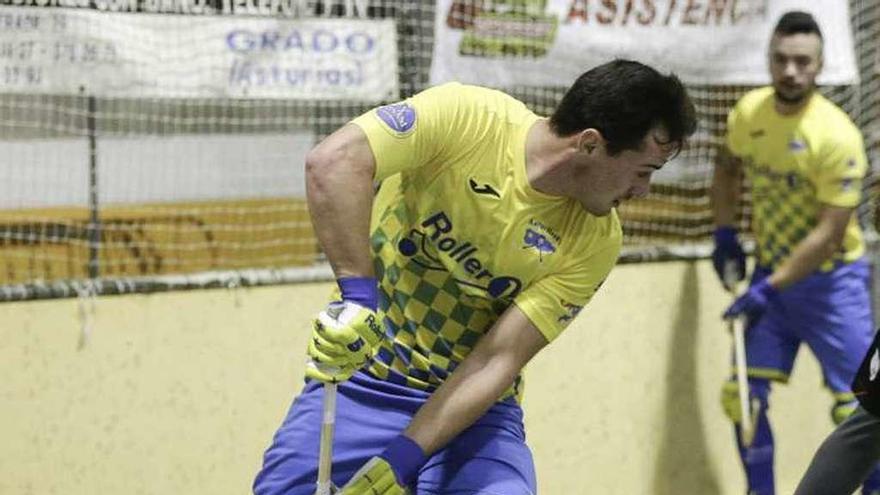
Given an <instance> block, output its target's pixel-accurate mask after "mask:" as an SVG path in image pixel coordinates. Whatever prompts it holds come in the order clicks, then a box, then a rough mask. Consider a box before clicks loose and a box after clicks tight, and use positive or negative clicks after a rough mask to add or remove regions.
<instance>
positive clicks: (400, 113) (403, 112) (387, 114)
mask: <svg viewBox="0 0 880 495" xmlns="http://www.w3.org/2000/svg"><path fill="white" fill-rule="evenodd" d="M376 116H377V117H379V120H381V121H382V123H384V124H385V126H386V127H387V128H388V129H389V130H390V131H391V132H392V133H393V134H394V135H396V136H398V137H403V136H406V135H408V134H410V133H411V132H412V131H413V130H414V129H415V127H416V109H415V108H413V107H411V106H409V103H407V102H405V101H402V102H400V103H392V104H390V105H385V106H381V107H379V108H377V109H376Z"/></svg>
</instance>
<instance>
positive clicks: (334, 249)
mask: <svg viewBox="0 0 880 495" xmlns="http://www.w3.org/2000/svg"><path fill="white" fill-rule="evenodd" d="M375 170H376V160H375V158H374V156H373V152H372V150H371V148H370V144H369V142H368V141H367V136H366V135H365V134H364V132H363V131H362V130H361V129H360V128H359V127H357V126H356V125H353V124H348V125H346V126H344V127H342V128H341V129H339V130H337V131H336V132H334V133H333V134H331V135H330V136H328V137H327V138H325V139H324V140H323V141H321V142H320V143H319V144H318V145H317V146H315V147H314V148H313V149H312V150H311V151H310V152H309V154H308V156H307V157H306V195H307V200H308V206H309V214H310V215H311V219H312V224H313V225H314V228H315V234H316V235H317V237H318V241H319V242H320V244H321V247H322V249H323V250H324V253H325V254H326V256H327V260H328V261H329V262H330V266H331V267H332V268H333V273H335V274H336V277H337V278H342V277H371V276H372V275H373V265H372V263H371V261H370V248H369V234H370V213H371V210H372V204H373V176H374V174H375Z"/></svg>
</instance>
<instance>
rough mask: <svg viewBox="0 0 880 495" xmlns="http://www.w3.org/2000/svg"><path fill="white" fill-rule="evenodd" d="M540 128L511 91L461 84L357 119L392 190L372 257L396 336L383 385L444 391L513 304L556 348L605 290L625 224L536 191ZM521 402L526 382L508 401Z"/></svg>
mask: <svg viewBox="0 0 880 495" xmlns="http://www.w3.org/2000/svg"><path fill="white" fill-rule="evenodd" d="M539 118H540V117H538V116H537V115H535V114H534V113H532V112H531V111H529V110H528V109H527V108H526V107H525V105H523V104H522V103H521V102H519V101H517V100H516V99H514V98H512V97H510V96H508V95H506V94H504V93H502V92H499V91H494V90H491V89H486V88H481V87H475V86H466V85H462V84H458V83H449V84H444V85H441V86H437V87H434V88H431V89H428V90H425V91H423V92H421V93H419V94H417V95H415V96H413V97H411V98H409V99H407V100H405V101H402V102H399V103H395V104H391V105H386V106H383V107H379V108H377V109H374V110H371V111H369V112H367V113H366V114H364V115H361V116H360V117H358V118H356V119H355V120H354V121H353V123H354V124H355V125H357V126H358V127H359V128H361V129H362V130H363V131H364V133H365V134H366V136H367V138H368V141H369V144H370V147H371V149H372V151H373V155H374V156H375V159H376V179H377V180H382V181H383V182H382V184H381V187H380V189H379V191H378V193H377V195H376V198H375V200H374V206H373V212H372V225H371V246H372V250H373V257H374V267H375V273H376V276H377V278H378V280H379V287H380V291H379V292H380V303H379V312H380V315H381V316H382V318H383V322H384V326H385V332H386V338H385V340H384V341H383V342H382V343H381V344H380V348H379V350H378V352H377V353H376V354H375V356H374V358H373V359H372V361H371V362H370V363H369V364H368V366H367V369H368V371H369V372H370V373H371V374H373V375H375V376H377V377H379V378H381V379H385V380H388V381H390V382H394V383H398V384H401V385H406V386H410V387H414V388H418V389H422V390H428V391H432V390H434V389H435V388H436V387H437V386H439V385H440V384H441V383H443V381H444V380H445V379H446V377H447V376H448V375H449V374H450V373H451V372H452V371H454V370H455V368H456V367H457V366H458V365H459V364H460V363H461V362H462V360H463V359H464V358H465V357H467V355H468V354H469V353H470V351H471V350H472V349H473V347H474V346H475V345H476V343H477V341H478V340H479V339H480V337H482V335H483V334H484V333H486V332H487V331H488V330H489V329H490V328H491V327H492V325H493V324H494V323H495V321H496V320H497V319H498V318H499V316H500V315H501V314H502V313H503V312H504V311H505V310H506V309H507V308H508V307H510V305H511V304H515V305H516V306H517V307H518V308H519V309H520V310H521V311H522V312H523V313H524V314H525V315H526V316H527V317H528V318H529V319H530V321H531V322H532V323H534V325H535V326H536V327H537V328H538V330H539V331H540V332H541V333H542V334H543V336H544V337H545V338H546V339H547V340H548V341H552V340H553V339H555V338H556V337H557V336H558V335H559V334H560V333H561V332H562V331H563V329H565V327H566V326H567V325H568V324H569V323H570V322H571V321H572V319H573V318H574V317H575V316H576V315H577V314H578V312H579V311H580V310H581V308H582V307H583V306H584V305H586V304H587V302H588V301H589V300H590V298H591V297H592V296H593V294H594V293H595V291H596V290H597V289H598V288H599V286H600V285H601V283H602V282H603V281H604V280H605V278H606V276H607V275H608V273H609V271H610V270H611V268H612V267H613V266H614V264H615V262H616V260H617V257H618V255H619V252H620V246H621V242H622V233H621V227H620V222H619V220H618V217H617V214H616V212H612V213H611V214H609V215H607V216H604V217H597V216H594V215H591V214H590V213H588V212H587V211H586V210H584V209H583V208H582V207H581V205H580V204H579V203H578V202H577V201H574V200H572V199H568V198H563V197H556V196H550V195H547V194H544V193H541V192H539V191H536V190H535V189H533V188H532V187H531V186H530V185H529V183H528V181H527V179H526V161H525V145H526V136H527V133H528V131H529V129H530V128H531V127H532V125H533V124H534V123H535V122H536V121H538V120H539ZM521 392H522V379H521V377H520V378H518V379H517V380H516V383H515V384H514V385H513V386H512V387H511V389H509V390H508V391H507V392H506V393H505V394H504V397H509V396H516V397H518V398H519V396H520V394H521Z"/></svg>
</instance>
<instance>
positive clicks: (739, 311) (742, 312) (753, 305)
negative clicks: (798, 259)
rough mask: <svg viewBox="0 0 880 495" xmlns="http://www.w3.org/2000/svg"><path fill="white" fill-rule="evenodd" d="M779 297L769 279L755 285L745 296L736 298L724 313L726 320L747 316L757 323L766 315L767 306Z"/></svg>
mask: <svg viewBox="0 0 880 495" xmlns="http://www.w3.org/2000/svg"><path fill="white" fill-rule="evenodd" d="M778 295H779V291H778V290H776V288H774V287H773V286H772V285H770V282H768V281H767V279H766V278H765V279H763V280H761V281H760V282H757V283H755V284H754V285H752V286H751V287H749V290H748V291H746V293H745V294H743V295H741V296H739V297H738V298H736V301H734V302H733V304H731V305H730V307H729V308H727V311H725V312H724V319H726V320H729V319H733V318H738V317H740V316H746V317H748V318H749V320H750V321H752V322H755V321H757V320H758V318H760V317H761V315H762V314H764V310H766V309H767V305H769V304H770V302H771V301H772V300H773V299H775V298H776V296H778Z"/></svg>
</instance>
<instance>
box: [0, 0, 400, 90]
mask: <svg viewBox="0 0 880 495" xmlns="http://www.w3.org/2000/svg"><path fill="white" fill-rule="evenodd" d="M397 72H398V71H397V36H396V29H395V25H394V22H393V21H392V20H365V19H297V20H283V19H267V18H262V19H261V18H247V17H229V16H206V17H205V16H185V15H167V14H166V15H162V14H132V13H115V14H109V13H102V12H96V11H86V10H67V9H45V8H27V7H0V92H17V93H53V94H87V95H95V96H118V97H190V98H192V97H205V98H286V99H288V98H289V99H293V98H296V99H310V100H314V99H342V100H359V101H371V102H379V101H383V100H387V99H394V98H397V97H398V83H397Z"/></svg>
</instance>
